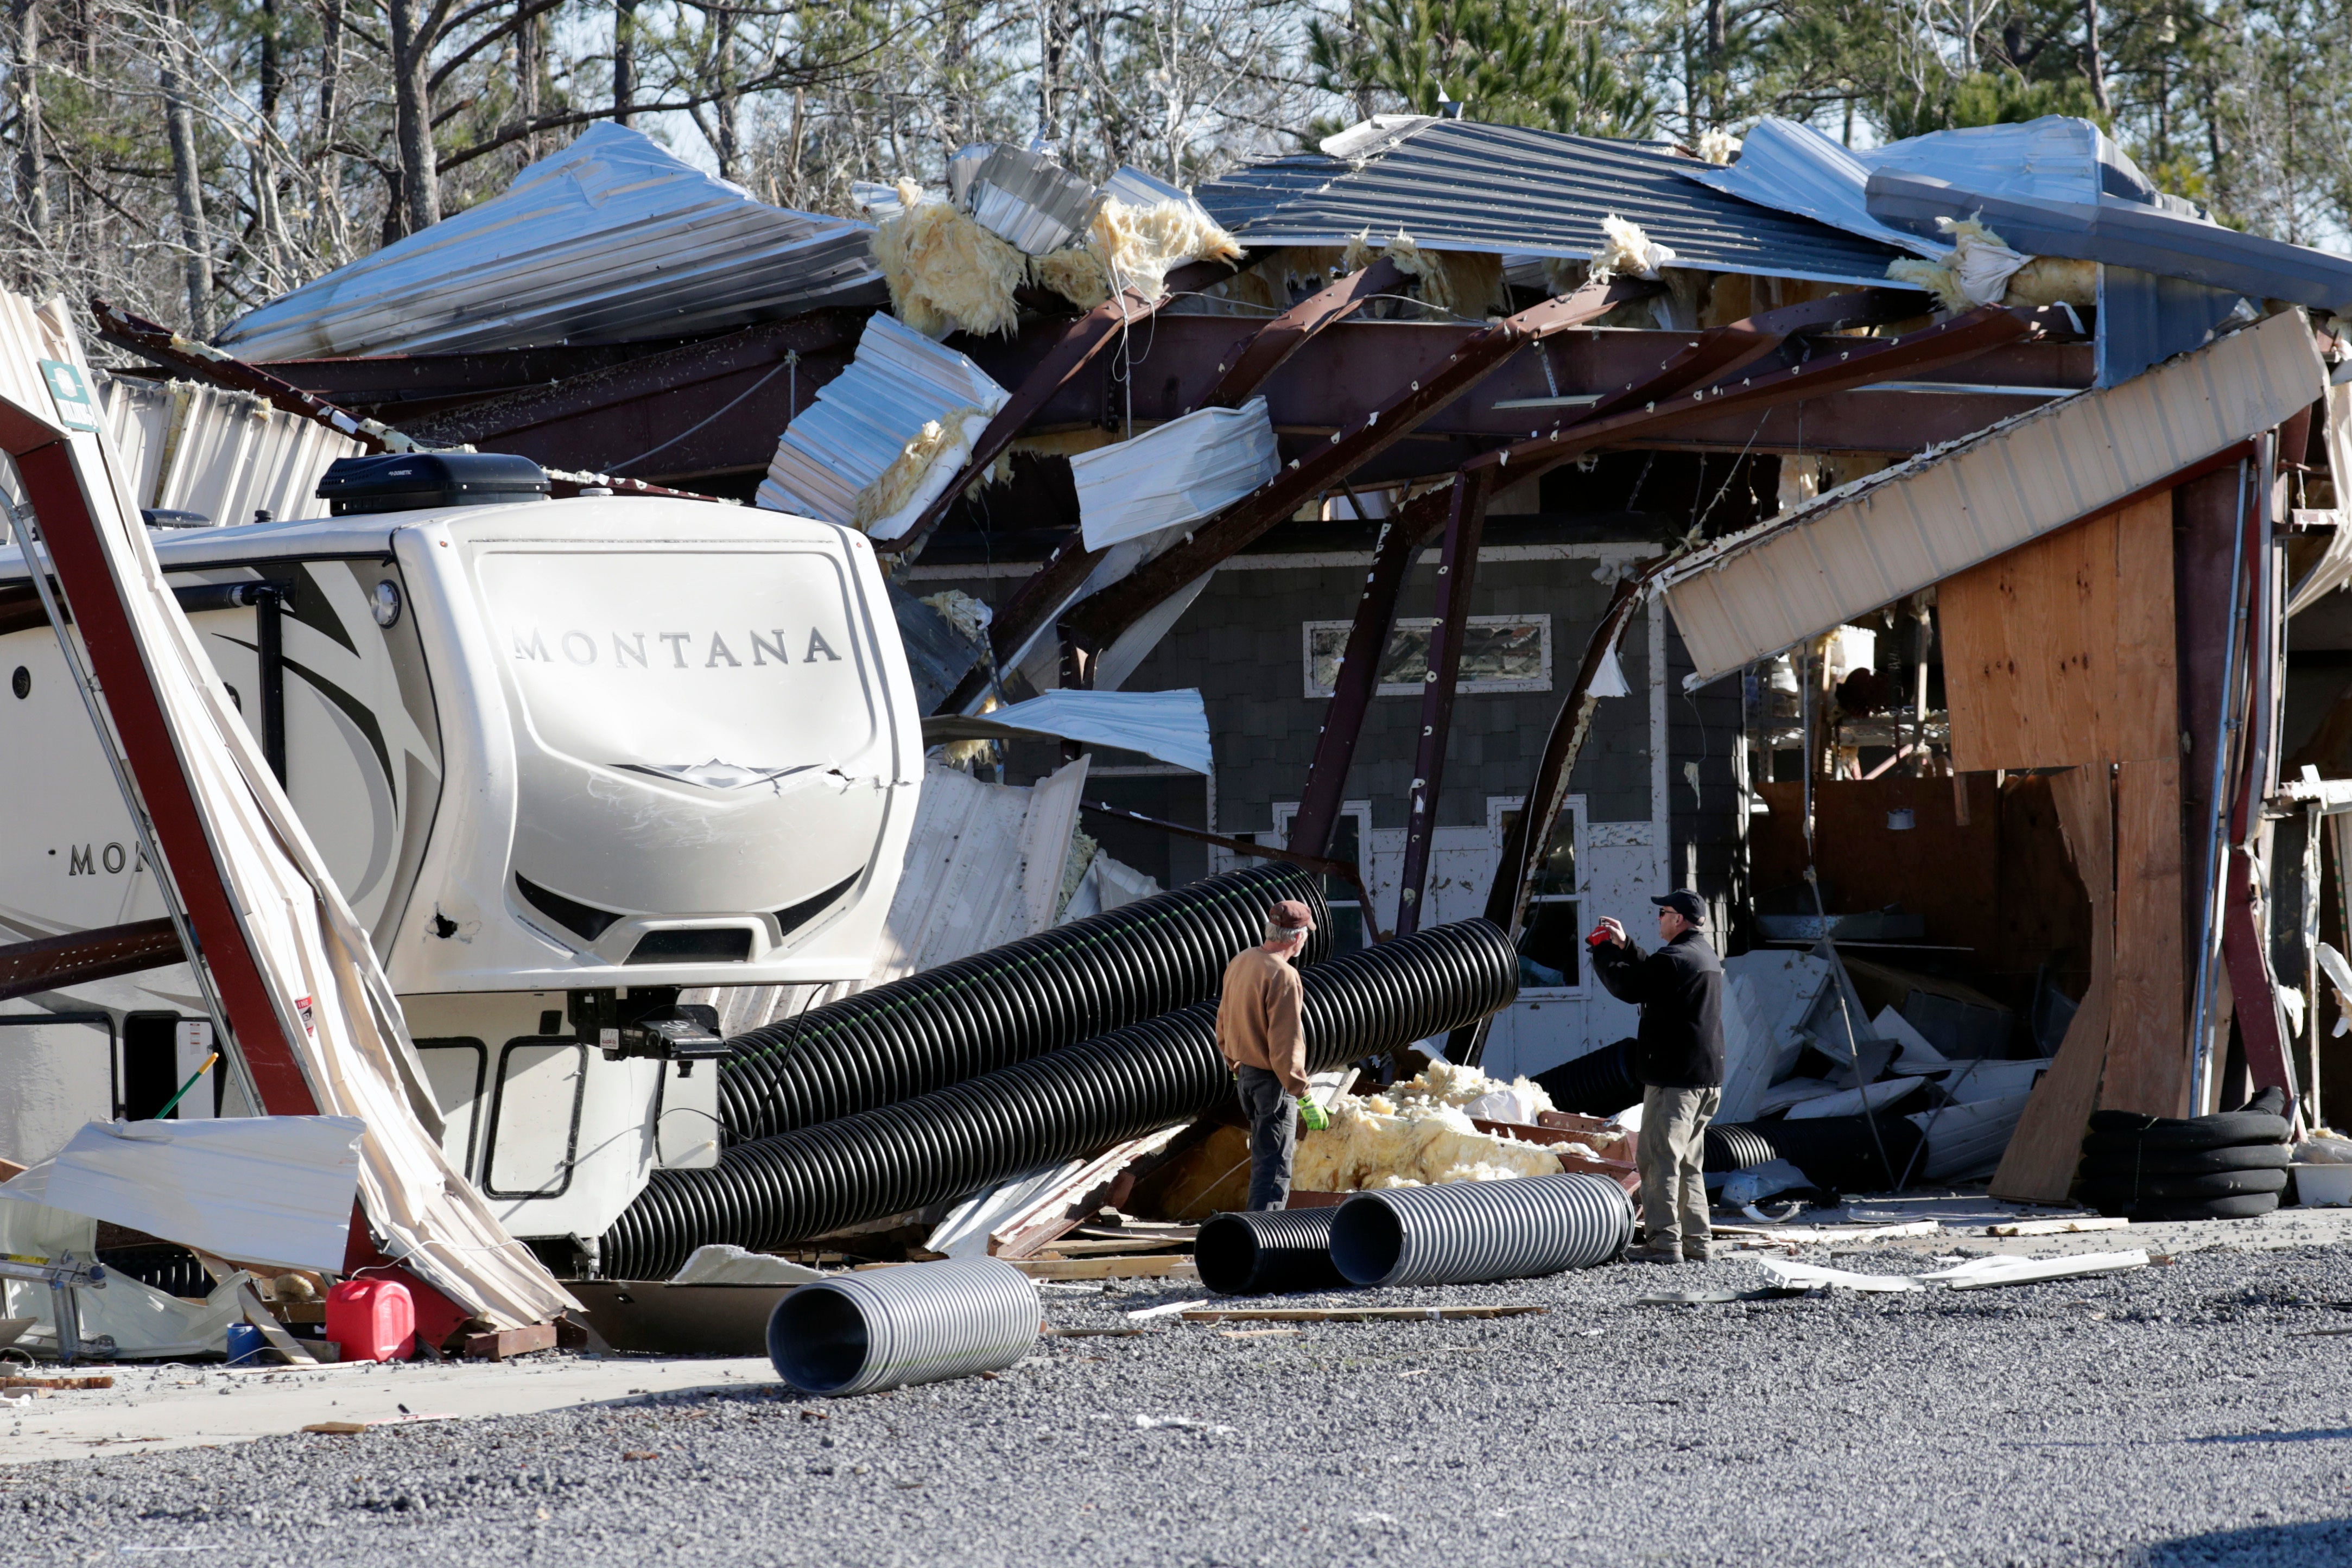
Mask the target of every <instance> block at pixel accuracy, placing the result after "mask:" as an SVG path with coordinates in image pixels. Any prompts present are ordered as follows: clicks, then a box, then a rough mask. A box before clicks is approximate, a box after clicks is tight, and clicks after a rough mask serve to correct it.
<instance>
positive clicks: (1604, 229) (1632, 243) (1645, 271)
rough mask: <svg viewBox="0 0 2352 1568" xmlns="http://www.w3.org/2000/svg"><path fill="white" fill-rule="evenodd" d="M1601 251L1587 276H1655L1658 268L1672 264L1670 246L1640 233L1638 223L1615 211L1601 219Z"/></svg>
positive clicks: (1673, 258) (1593, 259)
mask: <svg viewBox="0 0 2352 1568" xmlns="http://www.w3.org/2000/svg"><path fill="white" fill-rule="evenodd" d="M1674 260H1675V251H1674V247H1673V246H1665V245H1660V244H1659V243H1658V242H1657V241H1655V240H1654V239H1652V238H1651V237H1650V236H1649V235H1645V234H1643V232H1642V225H1639V224H1636V223H1631V222H1628V221H1627V220H1626V219H1624V218H1621V217H1619V216H1618V215H1617V214H1615V213H1611V214H1609V215H1608V216H1607V217H1604V218H1602V219H1601V253H1600V254H1599V255H1598V256H1594V257H1593V258H1592V265H1591V268H1590V269H1589V270H1588V271H1587V273H1586V274H1585V276H1586V277H1588V278H1591V279H1594V280H1598V279H1600V278H1604V277H1626V276H1628V275H1630V276H1632V277H1657V276H1658V269H1659V268H1661V267H1671V266H1673V265H1674Z"/></svg>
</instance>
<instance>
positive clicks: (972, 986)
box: [719, 862, 1331, 1143]
mask: <svg viewBox="0 0 2352 1568" xmlns="http://www.w3.org/2000/svg"><path fill="white" fill-rule="evenodd" d="M1283 899H1297V900H1298V901H1299V902H1301V903H1303V904H1306V905H1307V908H1308V910H1309V911H1310V912H1311V913H1312V914H1313V915H1314V916H1315V934H1314V935H1313V936H1310V937H1308V939H1307V947H1306V949H1305V951H1303V952H1302V953H1301V954H1300V955H1299V958H1298V961H1299V963H1300V965H1301V966H1307V965H1313V964H1317V963H1319V962H1321V961H1322V960H1323V959H1324V958H1325V957H1326V956H1328V955H1329V953H1330V950H1331V934H1330V925H1331V922H1330V919H1329V916H1328V913H1327V912H1326V910H1325V908H1324V905H1323V899H1322V895H1321V893H1320V892H1319V890H1318V885H1317V882H1316V879H1315V878H1314V877H1312V876H1309V875H1308V874H1307V873H1305V872H1303V871H1301V870H1299V869H1298V868H1297V866H1293V865H1286V864H1282V863H1279V862H1268V863H1266V864H1263V865H1255V866H1249V867H1245V868H1244V869H1243V870H1241V871H1236V872H1229V873H1225V874H1223V875H1221V876H1213V877H1208V878H1206V879H1204V880H1202V881H1200V882H1196V883H1188V884H1186V885H1185V886H1182V887H1179V888H1172V889H1171V890H1170V891H1168V892H1166V893H1161V894H1154V895H1153V896H1151V897H1150V898H1143V899H1138V900H1136V901H1135V902H1134V903H1132V904H1120V905H1119V906H1118V908H1116V909H1110V910H1106V911H1104V912H1103V913H1102V914H1100V915H1089V916H1088V917H1087V918H1086V919H1084V920H1074V921H1072V922H1070V924H1068V925H1056V926H1055V927H1053V928H1052V929H1051V930H1047V931H1041V932H1039V933H1037V934H1036V935H1035V936H1024V937H1023V938H1022V939H1021V940H1020V941H1017V942H1008V943H1006V944H1005V945H1004V946H1001V947H992V948H990V949H988V950H987V951H986V952H984V953H974V954H971V955H970V956H967V957H962V958H958V959H955V960H953V961H952V962H950V963H946V964H941V965H940V966H939V967H936V968H930V969H925V970H923V971H921V972H920V973H919V974H914V975H908V976H907V977H905V978H904V979H898V980H893V981H891V982H890V983H889V984H887V985H884V986H877V987H875V988H873V989H871V990H866V991H859V992H857V993H856V994H855V995H853V996H849V997H845V998H842V999H841V1000H840V1001H837V1002H831V1003H828V1004H826V1005H825V1006H824V1007H821V1008H812V1009H809V1010H808V1011H806V1012H804V1013H802V1014H800V1015H799V1016H797V1017H795V1018H790V1019H783V1020H782V1021H781V1022H778V1023H774V1024H771V1025H769V1026H767V1027H766V1028H764V1029H758V1030H751V1032H749V1033H747V1034H742V1035H738V1036H736V1037H735V1038H734V1039H733V1040H730V1041H729V1042H728V1043H729V1045H730V1048H731V1050H732V1054H731V1055H730V1056H728V1057H726V1058H725V1059H723V1060H722V1061H721V1063H720V1066H719V1127H720V1130H721V1133H722V1136H723V1139H724V1141H725V1142H728V1143H744V1142H748V1141H750V1140H751V1139H754V1138H765V1137H772V1136H774V1135H775V1134H778V1133H786V1132H790V1131H792V1130H793V1129H794V1128H796V1127H810V1126H814V1125H816V1124H818V1123H820V1122H830V1121H834V1120H836V1119H838V1118H840V1117H843V1116H850V1115H855V1114H856V1113H859V1112H861V1111H870V1110H873V1109H874V1108H876V1107H877V1106H880V1105H887V1104H891V1103H895V1102H897V1101H900V1100H910V1099H913V1098H914V1097H915V1096H917V1095H919V1094H927V1093H929V1092H931V1091H932V1090H935V1089H943V1088H945V1087H947V1086H948V1085H949V1084H950V1083H960V1082H962V1081H964V1080H965V1079H967V1078H975V1077H978V1076H979V1075H980V1074H982V1073H983V1072H992V1071H995V1070H996V1069H998V1068H1001V1067H1009V1066H1011V1065H1012V1064H1013V1063H1014V1062H1016V1061H1026V1060H1028V1059H1029V1058H1030V1057H1033V1056H1038V1055H1042V1054H1044V1053H1045V1052H1046V1051H1058V1050H1060V1049H1061V1048H1062V1047H1064V1046H1066V1045H1074V1044H1076V1042H1077V1041H1079V1040H1090V1039H1092V1038H1094V1037H1095V1036H1097V1035H1099V1034H1103V1033H1106V1032H1108V1030H1114V1029H1118V1028H1122V1027H1124V1026H1125V1025H1128V1024H1130V1023H1136V1022H1139V1021H1140V1020H1142V1019H1149V1018H1156V1017H1158V1016H1159V1015H1160V1014H1161V1013H1164V1012H1168V1011H1170V1010H1171V1009H1176V1008H1181V1007H1184V1006H1187V1005H1189V1004H1191V1003H1193V1002H1197V1001H1200V1000H1202V998H1207V997H1213V996H1214V995H1215V994H1216V992H1217V988H1218V985H1219V983H1220V981H1221V980H1222V979H1223V975H1224V970H1225V965H1226V964H1227V963H1228V962H1229V961H1230V960H1231V959H1232V958H1233V956H1234V954H1236V953H1238V952H1240V951H1241V950H1242V949H1243V948H1244V947H1250V946H1255V945H1257V944H1258V943H1260V942H1263V941H1264V940H1265V916H1266V912H1267V910H1269V909H1270V908H1272V907H1273V905H1274V904H1276V903H1278V902H1280V901H1281V900H1283Z"/></svg>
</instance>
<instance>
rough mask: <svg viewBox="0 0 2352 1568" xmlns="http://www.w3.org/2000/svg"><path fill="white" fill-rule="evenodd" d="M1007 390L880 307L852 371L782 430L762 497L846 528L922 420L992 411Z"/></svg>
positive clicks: (860, 341)
mask: <svg viewBox="0 0 2352 1568" xmlns="http://www.w3.org/2000/svg"><path fill="white" fill-rule="evenodd" d="M1009 395H1010V394H1009V393H1007V392H1005V390H1004V389H1003V387H1001V386H999V385H997V384H996V382H993V381H992V380H990V379H989V376H988V373H987V372H986V371H982V369H981V368H980V367H979V366H978V365H975V364H973V363H972V362H971V361H970V360H969V359H966V358H965V357H964V356H963V355H961V354H959V353H957V352H956V351H955V350H952V349H943V348H941V347H940V346H939V345H938V344H937V343H934V342H932V341H931V340H929V338H926V337H924V336H923V335H922V334H921V333H920V332H918V331H916V330H915V329H913V328H911V327H906V326H902V325H900V324H899V322H898V319H897V318H896V317H893V316H889V315H886V314H884V313H882V312H880V311H877V312H876V313H875V314H873V315H871V316H869V317H867V318H866V328H865V330H864V331H863V332H862V333H861V334H860V335H859V337H858V340H857V353H856V357H855V358H854V359H852V360H851V361H850V362H849V368H848V369H847V370H845V371H842V372H841V374H839V375H837V376H835V377H834V379H833V380H831V381H829V382H826V383H825V384H824V387H823V388H822V389H821V390H820V391H819V392H817V394H816V401H815V402H813V403H811V404H809V406H808V407H806V408H804V409H803V410H801V412H800V416H799V417H798V418H796V419H794V420H793V422H792V423H791V424H789V425H787V426H785V427H784V433H783V434H782V436H781V437H779V438H778V440H777V442H776V455H775V457H774V459H773V460H772V461H771V462H770V464H769V465H768V477H767V478H766V479H765V480H763V481H762V482H761V486H760V496H759V503H760V505H761V506H762V507H768V508H770V509H771V510H772V511H779V512H798V513H800V514H801V515H803V517H823V518H824V519H825V520H826V521H827V522H833V523H842V524H846V523H848V522H849V521H850V520H851V517H853V515H854V514H855V513H856V509H857V496H858V493H859V492H860V491H862V490H864V489H865V488H866V486H868V485H871V484H872V483H874V481H875V480H877V479H878V478H880V477H881V476H882V471H883V470H884V469H886V468H887V467H889V466H890V465H891V464H893V463H895V462H897V461H898V454H899V453H901V452H903V451H904V450H906V446H907V443H908V442H909V441H912V440H913V439H914V438H915V436H916V435H917V434H919V432H920V431H921V430H922V428H923V426H924V425H926V424H928V423H930V422H931V421H933V420H936V419H943V418H945V417H946V416H947V415H949V414H950V413H954V412H955V411H956V410H958V409H966V408H977V409H979V410H980V411H981V412H982V413H984V414H993V413H995V412H996V411H997V410H998V409H1000V408H1003V406H1004V402H1005V399H1006V398H1007V397H1008V396H1009ZM949 477H952V475H950V476H949ZM942 482H944V481H942Z"/></svg>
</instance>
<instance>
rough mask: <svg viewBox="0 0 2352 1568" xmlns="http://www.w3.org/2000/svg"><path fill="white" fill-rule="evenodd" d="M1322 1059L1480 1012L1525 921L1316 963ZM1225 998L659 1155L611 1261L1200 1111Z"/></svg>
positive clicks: (762, 1245) (610, 1247)
mask: <svg viewBox="0 0 2352 1568" xmlns="http://www.w3.org/2000/svg"><path fill="white" fill-rule="evenodd" d="M1301 979H1302V980H1303V982H1304V985H1303V989H1304V992H1305V997H1304V1009H1303V1011H1304V1019H1303V1021H1304V1024H1305V1030H1306V1037H1307V1070H1308V1071H1324V1070H1326V1069H1329V1068H1333V1067H1338V1066H1340V1065H1342V1064H1344V1063H1346V1062H1349V1061H1353V1060H1355V1059H1356V1058H1357V1057H1360V1056H1363V1055H1365V1054H1367V1053H1370V1052H1375V1051H1390V1050H1393V1049H1395V1048H1396V1047H1398V1046H1402V1045H1405V1044H1408V1043H1410V1042H1412V1041H1413V1040H1425V1039H1427V1038H1428V1037H1430V1036H1431V1035H1434V1034H1443V1033H1444V1032H1445V1031H1446V1030H1451V1029H1454V1028H1458V1027H1460V1026H1461V1025H1462V1024H1464V1023H1467V1022H1475V1020H1477V1019H1482V1018H1485V1017H1486V1015H1488V1014H1489V1013H1492V1012H1494V1011H1495V1010H1496V1009H1498V1008H1501V1007H1504V1006H1506V1005H1507V1004H1508V1003H1509V1001H1510V999H1511V998H1512V997H1513V996H1514V995H1516V994H1517V987H1518V958H1517V954H1516V953H1515V952H1514V951H1513V949H1512V946H1511V943H1510V938H1509V937H1507V936H1505V935H1504V934H1503V932H1502V931H1501V929H1500V928H1499V927H1497V926H1496V925H1491V924H1489V923H1488V922H1486V921H1484V920H1465V921H1461V922H1458V923H1456V924H1454V925H1436V926H1432V927H1430V928H1429V929H1427V930H1425V931H1420V932H1416V933H1414V934H1413V935H1412V936H1406V937H1400V938H1398V939H1396V940H1394V941H1391V942H1384V943H1382V944H1381V945H1380V946H1377V947H1367V948H1363V949H1361V950H1360V951H1358V952H1354V953H1349V954H1347V955H1345V956H1341V957H1338V958H1333V959H1330V960H1328V961H1327V962H1325V963H1322V964H1319V965H1318V966H1316V967H1314V968H1312V969H1309V970H1307V972H1306V973H1305V974H1304V975H1303V976H1302V977H1301ZM1216 1021H1217V1009H1216V1005H1215V1004H1214V1003H1213V1002H1202V1003H1199V1004H1196V1005H1194V1006H1192V1007H1189V1008H1183V1009H1178V1010H1177V1011H1175V1012H1172V1013H1169V1014H1167V1015H1165V1016H1164V1017H1160V1018H1156V1019H1149V1020H1147V1021H1145V1022H1142V1023H1138V1024H1131V1025H1129V1027H1127V1028H1126V1029H1122V1030H1113V1031H1111V1032H1110V1033H1108V1034H1106V1035H1103V1036H1100V1037H1098V1038H1097V1039H1094V1040H1085V1041H1082V1042H1080V1043H1079V1044H1076V1045H1072V1046H1067V1047H1065V1048H1064V1049H1062V1050H1059V1051H1051V1052H1048V1053H1047V1054H1045V1055H1043V1056H1038V1057H1034V1058H1032V1059H1031V1060H1029V1061H1023V1062H1017V1063H1015V1064H1014V1065H1013V1066H1011V1067H1007V1068H1003V1069H1001V1070H999V1071H995V1072H991V1073H986V1074H983V1075H982V1076H980V1077H977V1078H972V1079H969V1080H967V1081H965V1082H961V1083H956V1084H951V1085H950V1086H949V1087H947V1088H944V1089H940V1090H936V1091H934V1092H931V1093H929V1094H925V1095H920V1096H919V1097H917V1098H914V1099H911V1100H906V1101H901V1102H899V1103H897V1104H892V1105H885V1106H882V1107H879V1108H878V1109H876V1110H872V1111H867V1112H864V1113H860V1114H858V1115H855V1116H845V1117H843V1118H841V1119H839V1120H837V1121H832V1122H826V1123H823V1124H819V1125H817V1126H814V1127H803V1128H800V1129H799V1130H797V1131H794V1132H791V1133H785V1134H780V1135H779V1136H776V1137H772V1138H761V1139H757V1140H755V1141H753V1142H751V1143H744V1144H737V1145H733V1146H732V1147H730V1148H728V1149H727V1150H725V1151H724V1152H723V1153H721V1155H719V1164H718V1166H715V1167H713V1168H711V1169H709V1170H657V1171H655V1172H654V1173H653V1175H652V1177H651V1180H650V1181H649V1182H648V1184H647V1186H646V1190H645V1191H644V1192H643V1193H641V1194H640V1195H639V1196H638V1197H637V1200H636V1201H635V1203H633V1204H631V1205H630V1206H629V1207H627V1208H626V1209H625V1210H624V1211H623V1212H622V1214H621V1216H620V1218H618V1219H616V1220H614V1223H613V1226H612V1228H611V1229H609V1230H608V1231H606V1233H605V1234H604V1239H603V1241H602V1246H601V1268H602V1271H603V1272H604V1276H605V1277H606V1278H608V1279H626V1280H656V1279H665V1278H667V1277H668V1276H669V1275H670V1274H672V1273H674V1272H676V1271H677V1268H678V1267H679V1265H680V1264H682V1263H684V1262H685V1260H686V1259H687V1256H688V1254H689V1253H691V1252H692V1251H693V1250H694V1249H695V1248H697V1247H698V1246H701V1245H703V1244H705V1243H708V1242H714V1241H726V1242H732V1243H734V1244H735V1245H737V1246H740V1247H747V1248H751V1249H754V1250H759V1249H768V1248H775V1247H782V1246H788V1245H790V1244H792V1243H793V1242H796V1241H803V1240H806V1239H809V1238H810V1237H813V1236H823V1235H826V1234H829V1233H831V1232H833V1231H835V1230H839V1229H841V1228H845V1227H846V1226H851V1225H856V1224H861V1223H863V1222H865V1221H866V1220H869V1219H878V1218H883V1217H884V1216H887V1215H892V1214H904V1213H908V1212H909V1211H911V1210H914V1209H919V1208H922V1207H927V1206H929V1205H931V1204H935V1203H942V1202H948V1201H951V1200H953V1199H956V1198H961V1197H969V1196H970V1195H971V1194H972V1193H975V1192H980V1191H983V1190H985V1189H986V1188H988V1187H990V1186H994V1185H995V1184H996V1183H998V1182H1001V1181H1003V1180H1006V1179H1007V1178H1009V1177H1012V1176H1019V1175H1021V1174H1022V1173H1023V1172H1024V1171H1034V1170H1036V1169H1039V1168H1040V1167H1042V1166H1049V1165H1054V1164H1058V1163H1060V1162H1062V1161H1066V1160H1071V1159H1076V1158H1078V1157H1080V1156H1081V1155H1092V1154H1094V1153H1097V1152H1098V1151H1100V1150H1103V1149H1107V1148H1109V1147H1111V1146H1112V1145H1116V1144H1118V1143H1122V1142H1124V1141H1126V1140H1127V1139H1129V1138H1137V1137H1141V1136H1142V1135H1143V1134H1147V1133H1151V1132H1156V1131H1159V1130H1160V1129H1161V1128H1164V1127H1171V1126H1176V1125H1180V1124H1183V1123H1185V1122H1189V1121H1192V1119H1194V1118H1195V1117H1197V1116H1200V1115H1201V1114H1202V1113H1204V1112H1207V1111H1210V1110H1213V1109H1214V1108H1216V1107H1217V1106H1218V1105H1219V1104H1221V1103H1224V1102H1226V1101H1227V1100H1229V1099H1230V1098H1231V1096H1232V1095H1233V1092H1234V1087H1233V1077H1232V1074H1231V1072H1230V1071H1229V1070H1228V1069H1227V1067H1226V1065H1225V1061H1224V1059H1223V1057H1222V1056H1220V1055H1219V1054H1218V1051H1217V1043H1216Z"/></svg>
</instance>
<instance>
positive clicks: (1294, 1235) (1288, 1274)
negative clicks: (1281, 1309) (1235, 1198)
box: [1192, 1207, 1348, 1296]
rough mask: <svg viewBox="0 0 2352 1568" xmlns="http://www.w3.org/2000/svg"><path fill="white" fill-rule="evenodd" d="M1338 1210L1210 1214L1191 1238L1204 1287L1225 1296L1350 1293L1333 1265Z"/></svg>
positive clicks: (1318, 1209)
mask: <svg viewBox="0 0 2352 1568" xmlns="http://www.w3.org/2000/svg"><path fill="white" fill-rule="evenodd" d="M1338 1214H1339V1209H1338V1208H1336V1207H1331V1208H1284V1209H1273V1210H1265V1211H1260V1212H1256V1213H1249V1214H1213V1215H1211V1216H1210V1217H1209V1218H1207V1219H1205V1220H1203V1221H1202V1224H1201V1230H1200V1234H1199V1235H1198V1236H1196V1237H1194V1238H1193V1240H1192V1260H1193V1261H1194V1262H1196V1263H1198V1264H1199V1265H1200V1268H1201V1283H1202V1284H1203V1285H1206V1286H1207V1287H1208V1288H1209V1289H1211V1290H1212V1291H1215V1292H1216V1293H1217V1294H1219V1295H1221V1296H1273V1295H1280V1294H1282V1293H1283V1292H1285V1291H1342V1290H1345V1289H1347V1286H1348V1281H1347V1278H1346V1277H1345V1276H1344V1275H1342V1274H1341V1273H1340V1272H1339V1268H1338V1266H1337V1265H1335V1264H1334V1263H1333V1262H1332V1261H1331V1221H1332V1219H1333V1218H1334V1217H1335V1216H1337V1215H1338Z"/></svg>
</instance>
